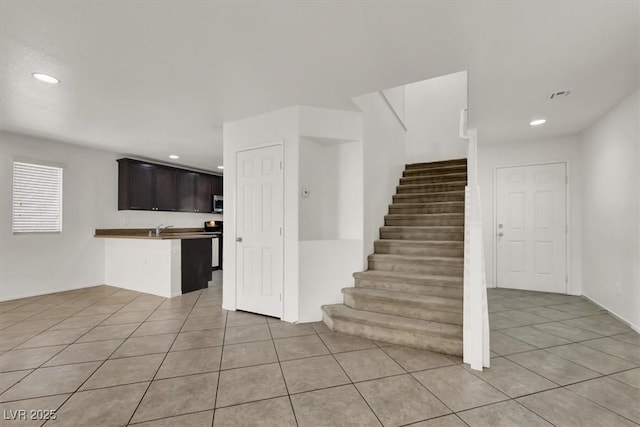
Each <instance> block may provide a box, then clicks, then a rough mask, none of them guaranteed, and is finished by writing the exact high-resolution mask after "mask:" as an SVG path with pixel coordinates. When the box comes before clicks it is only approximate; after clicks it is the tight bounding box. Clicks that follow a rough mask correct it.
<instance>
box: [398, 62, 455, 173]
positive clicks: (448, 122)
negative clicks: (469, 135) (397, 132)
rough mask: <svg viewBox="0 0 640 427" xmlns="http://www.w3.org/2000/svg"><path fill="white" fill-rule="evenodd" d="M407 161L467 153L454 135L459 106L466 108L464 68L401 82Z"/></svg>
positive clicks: (416, 161)
mask: <svg viewBox="0 0 640 427" xmlns="http://www.w3.org/2000/svg"><path fill="white" fill-rule="evenodd" d="M404 98H405V108H404V113H405V125H406V126H407V163H422V162H436V161H439V160H450V159H460V158H465V157H467V144H466V143H465V142H464V141H462V140H461V139H460V138H459V137H458V133H459V120H460V110H461V109H463V108H467V72H466V71H461V72H459V73H454V74H448V75H445V76H442V77H436V78H433V79H429V80H423V81H420V82H416V83H411V84H408V85H405V86H404Z"/></svg>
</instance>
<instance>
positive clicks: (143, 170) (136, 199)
mask: <svg viewBox="0 0 640 427" xmlns="http://www.w3.org/2000/svg"><path fill="white" fill-rule="evenodd" d="M128 168H129V206H128V208H129V209H141V210H152V209H153V208H154V207H155V206H154V205H155V203H154V200H153V199H154V191H153V184H154V177H155V166H154V165H150V164H147V163H133V162H131V163H129V165H128Z"/></svg>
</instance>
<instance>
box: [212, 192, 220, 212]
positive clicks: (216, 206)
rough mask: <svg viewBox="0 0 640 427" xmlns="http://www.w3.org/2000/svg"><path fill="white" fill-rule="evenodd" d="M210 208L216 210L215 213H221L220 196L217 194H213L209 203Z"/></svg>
mask: <svg viewBox="0 0 640 427" xmlns="http://www.w3.org/2000/svg"><path fill="white" fill-rule="evenodd" d="M211 210H212V211H214V212H216V213H222V211H223V208H222V196H221V195H220V196H218V195H214V196H213V201H212V204H211Z"/></svg>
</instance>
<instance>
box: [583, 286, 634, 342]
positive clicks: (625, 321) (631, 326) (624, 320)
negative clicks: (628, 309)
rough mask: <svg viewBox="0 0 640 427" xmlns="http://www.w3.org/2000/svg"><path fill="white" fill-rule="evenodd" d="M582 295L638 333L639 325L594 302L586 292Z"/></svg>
mask: <svg viewBox="0 0 640 427" xmlns="http://www.w3.org/2000/svg"><path fill="white" fill-rule="evenodd" d="M582 296H583V297H584V298H586V299H588V300H589V302H590V303H592V304H595V305H597V306H598V307H600V308H602V309H604V310H607V312H608V313H609V314H610V315H612V316H613V317H615V318H616V319H618V320H619V321H621V322H622V323H625V324H626V325H627V326H629V327H630V328H631V329H633V330H634V331H636V332H638V333H640V326H638V325H634V324H633V323H632V322H630V321H628V320H627V319H625V318H624V317H622V316H620V315H618V314H616V313H615V312H613V311H612V310H610V309H608V308H607V307H606V306H605V305H602V304H600V303H599V302H596V301H595V300H594V299H593V298H591V297H590V296H589V295H587V294H584V293H583V294H582Z"/></svg>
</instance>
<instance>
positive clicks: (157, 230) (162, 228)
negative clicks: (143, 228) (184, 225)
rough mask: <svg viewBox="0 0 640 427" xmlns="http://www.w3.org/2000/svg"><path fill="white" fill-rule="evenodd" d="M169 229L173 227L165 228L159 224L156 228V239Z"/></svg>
mask: <svg viewBox="0 0 640 427" xmlns="http://www.w3.org/2000/svg"><path fill="white" fill-rule="evenodd" d="M171 227H173V225H167V226H166V227H163V226H162V224H160V225H158V226H156V237H160V233H162V232H163V231H164V230H166V229H167V228H171Z"/></svg>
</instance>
